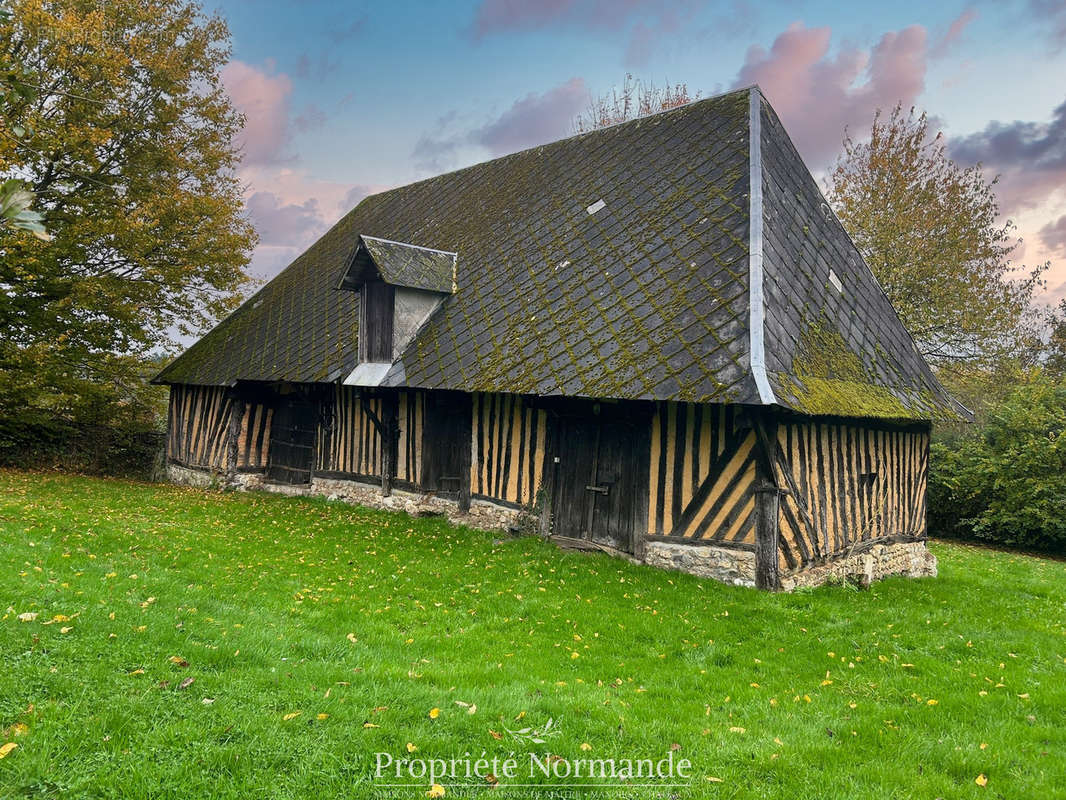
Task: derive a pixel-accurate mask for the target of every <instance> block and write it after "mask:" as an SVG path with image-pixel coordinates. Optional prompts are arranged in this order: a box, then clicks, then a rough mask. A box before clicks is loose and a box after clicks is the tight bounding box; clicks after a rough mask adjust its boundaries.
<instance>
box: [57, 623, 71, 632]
mask: <svg viewBox="0 0 1066 800" xmlns="http://www.w3.org/2000/svg"><path fill="white" fill-rule="evenodd" d="M72 630H74V626H73V625H66V626H64V627H62V628H60V629H59V632H60V633H70V632H71V631H72Z"/></svg>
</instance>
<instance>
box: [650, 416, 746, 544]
mask: <svg viewBox="0 0 1066 800" xmlns="http://www.w3.org/2000/svg"><path fill="white" fill-rule="evenodd" d="M754 483H755V434H754V432H753V431H752V429H751V428H750V427H746V428H741V427H739V426H738V425H737V416H736V409H735V408H734V407H732V406H722V405H713V406H712V405H701V404H695V403H659V404H658V407H657V409H656V412H655V415H654V417H653V418H652V423H651V470H650V484H649V502H648V531H649V533H651V534H652V535H656V536H670V537H677V538H678V539H683V540H690V541H691V540H718V541H724V542H742V543H746V544H750V543H752V542H754V540H755V526H754V512H755V495H754V491H753V489H754Z"/></svg>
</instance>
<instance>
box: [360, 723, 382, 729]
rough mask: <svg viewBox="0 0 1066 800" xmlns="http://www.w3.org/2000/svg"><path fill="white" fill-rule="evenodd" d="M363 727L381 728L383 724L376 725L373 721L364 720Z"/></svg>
mask: <svg viewBox="0 0 1066 800" xmlns="http://www.w3.org/2000/svg"><path fill="white" fill-rule="evenodd" d="M363 727H364V728H380V727H381V726H380V725H375V724H374V723H373V722H364V723H363Z"/></svg>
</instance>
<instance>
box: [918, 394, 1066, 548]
mask: <svg viewBox="0 0 1066 800" xmlns="http://www.w3.org/2000/svg"><path fill="white" fill-rule="evenodd" d="M1064 430H1066V381H1063V379H1061V378H1059V379H1057V380H1056V379H1053V378H1050V377H1048V376H1044V375H1037V376H1035V377H1033V378H1031V379H1030V380H1028V381H1026V382H1025V383H1022V384H1020V385H1019V386H1018V387H1017V388H1016V389H1014V390H1013V391H1012V392H1011V393H1010V394H1009V395H1008V396H1007V397H1006V399H1005V400H1003V401H1002V402H1001V403H999V404H997V405H996V406H995V407H994V408H992V409H990V411H989V413H988V415H987V422H986V423H985V424H984V425H983V426H982V427H981V428H979V429H977V430H975V431H973V432H972V433H969V434H963V435H957V434H956V435H952V436H949V437H947V438H943V439H941V440H938V441H935V442H934V443H933V446H932V453H931V464H930V474H929V528H930V533H931V534H932V535H934V536H950V537H961V538H975V539H980V540H983V541H988V542H994V543H996V544H1003V545H1010V546H1014V547H1027V548H1038V549H1043V550H1058V551H1066V441H1064V439H1063V432H1064Z"/></svg>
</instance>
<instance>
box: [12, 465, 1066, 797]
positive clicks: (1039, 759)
mask: <svg viewBox="0 0 1066 800" xmlns="http://www.w3.org/2000/svg"><path fill="white" fill-rule="evenodd" d="M934 551H935V553H936V555H937V556H938V558H939V559H940V568H941V576H940V577H939V578H936V579H932V580H921V581H914V580H906V579H890V580H886V581H883V582H881V583H879V584H877V585H875V586H874V587H873V588H871V589H870V590H867V591H858V590H854V589H850V588H847V587H839V586H838V587H824V588H821V589H818V590H815V591H812V592H804V593H797V594H793V595H768V594H761V593H758V592H756V591H754V590H749V589H741V588H735V587H728V586H723V585H719V584H716V583H713V582H710V581H702V580H698V579H695V578H692V577H690V576H685V575H680V574H676V573H668V572H662V571H658V570H655V569H651V568H647V567H639V566H634V565H631V564H628V563H625V562H622V561H619V560H615V559H611V558H609V557H607V556H601V555H588V554H580V553H568V552H561V551H559V550H557V549H556V548H554V547H553V546H551V545H548V544H545V543H543V542H541V541H539V540H537V539H532V538H522V539H507V540H505V541H499V540H494V538H493V536H492V535H491V534H487V533H482V532H477V531H472V530H467V529H463V528H458V527H455V526H453V525H451V524H449V523H447V522H445V521H443V520H439V519H419V520H415V519H411V518H408V517H407V516H404V515H399V514H388V513H383V512H376V511H370V510H365V509H360V508H356V507H351V506H345V505H340V504H331V503H327V502H325V501H318V500H302V499H289V498H283V497H277V496H271V495H264V494H218V493H211V492H202V491H198V490H191V489H182V488H176V487H168V486H158V485H149V484H137V483H130V482H123V481H107V480H96V479H89V478H80V477H68V476H56V475H46V474H28V473H18V472H0V592H2V596H0V612H2V613H0V616H2V618H0V670H2V672H0V728H2V729H3V734H2V738H0V743H4V742H15V743H17V744H18V747H17V749H15V750H13V751H11V752H10V753H9V754H8V755H7V756H6V757H5V758H4V759H3V760H0V796H4V795H14V796H29V797H48V796H55V797H64V798H66V797H87V796H93V797H97V796H103V797H163V796H175V797H183V798H196V797H234V798H259V797H286V798H308V797H312V798H314V799H315V800H324V799H325V798H332V797H338V798H341V797H343V798H359V797H367V796H396V797H422V796H424V793H425V790H426V789H427V788H428V781H424V782H422V784H423V785H420V786H418V787H417V788H410V789H404V790H395V791H394V793H392V794H389V793H388V792H387V791H385V790H381V789H378V788H375V787H376V784H375V782H374V781H372V780H371V778H372V772H373V759H374V753H376V752H379V751H380V752H389V753H391V754H394V755H395V756H397V757H399V756H401V755H406V753H407V750H406V745H407V743H409V742H410V743H412V744H413V745H415V746H417V747H418V751H417V752H416V754H415V755H417V756H423V757H443V758H451V757H455V756H461V755H462V754H463V753H466V752H470V753H472V754H474V755H475V756H480V755H481V753H482V752H485V753H487V754H488V755H489V757H491V756H492V755H497V754H498V755H504V756H506V755H507V754H508V753H511V752H514V753H516V754H520V755H521V754H525V753H527V752H529V751H530V750H533V751H534V752H539V753H544V752H546V751H551V752H553V753H558V754H560V755H562V756H563V757H565V758H567V759H573V758H577V757H585V758H588V757H600V758H612V757H613V758H616V759H621V758H656V759H658V758H662V757H663V755H664V754H665V753H666V752H668V751H670V749H671V747H675V750H674V756H675V758H687V759H689V760H691V762H692V763H693V765H694V766H693V777H692V780H691V784H690V785H689V786H682V787H680V788H673V789H664V788H644V789H627V790H625V791H618V790H612V791H605V792H603V793H602V796H606V797H614V798H619V797H626V798H629V797H645V796H646V797H722V798H749V797H790V798H806V797H809V798H838V797H839V798H857V797H871V798H872V797H876V798H905V797H907V798H909V797H921V798H934V797H945V798H958V797H1003V798H1022V797H1033V798H1037V797H1039V798H1051V797H1054V796H1055V795H1056V792H1058V793H1060V794H1059V796H1062V795H1061V793H1062V792H1063V791H1066V660H1064V658H1066V563H1063V562H1061V561H1051V560H1041V559H1038V558H1032V557H1028V556H1021V555H1013V554H1009V553H1002V552H995V551H991V550H985V549H977V548H970V547H965V546H959V545H946V544H939V545H935V546H934ZM26 612H31V613H32V612H36V613H37V617H36V619H35V620H33V621H20V620H19V618H18V616H19V615H20V614H24V613H26ZM57 615H64V616H66V617H69V618H70V619H69V620H67V621H64V620H63V619H62V618H61V617H60V618H59V620H58V621H55V622H51V624H49V623H50V621H51V620H52V619H54V618H56V616H57ZM64 630H66V632H64ZM349 634H353V636H352V637H351V638H354V640H355V641H351V640H350V638H349ZM172 658H173V660H176V661H187V662H188V666H181V665H180V664H177V663H173V660H172ZM189 678H192V679H194V681H193V683H192V684H191V685H189V686H187V688H184V689H182V688H180V686H181V684H182V682H183V681H185V680H187V679H189ZM208 701H213V702H208ZM459 701H461V702H463V703H468V704H471V705H470V708H468V707H464V706H462V705H459V704H458V702H459ZM473 705H476V706H477V709H476V712H475V713H468V712H469V711H470V710H471V709H472V707H473ZM432 708H439V709H440V714H439V717H438V718H436V719H431V718H430V715H429V712H430V709H432ZM523 712H524V716H523V717H522V719H521V721H516V718H517V717H519V715H520V714H522V713H523ZM297 713H298V716H294V717H293V716H290V715H293V714H297ZM318 715H328V717H324V718H319V716H318ZM287 716H288V717H290V718H289V719H286V717H287ZM548 719H552V720H555V721H556V725H557V727H558V729H559V730H560V731H561V733H560V734H559V735H558V736H556V737H551V738H549V739H548V740H547V743H546V744H544V745H535V744H533V745H530V744H528V743H525V742H522V741H518V740H515V739H514V738H512V737H511V736H510V735H509V734H508V733H507V729H510V730H516V729H519V728H522V727H526V726H533V727H536V728H539V727H541V726H543V725H544V724H545V723H546V722H547V721H548ZM368 725H373V726H374V727H369V726H368ZM21 726H25V728H24V729H23V728H22V727H21ZM493 732H495V734H496V735H500V736H501V737H502V738H499V739H497V738H496V736H494V734H493ZM583 744H587V745H589V749H587V750H583V749H582V745H583ZM521 757H522V758H526V757H525V756H524V755H522V756H521ZM527 763H528V762H527V761H523V762H522V769H523V770H525V769H526V764H527ZM979 775H984V776H986V777H987V785H986V786H985V787H983V788H982V787H981V786H978V785H977V784H976V783H975V779H976V778H977V777H978V776H979ZM708 778H715V779H720V781H721V782H717V781H715V782H712V781H709V780H708ZM540 780H543V778H541V779H540ZM526 782H528V780H527V781H526ZM416 783H417V781H416ZM445 783H446V784H447V785H446V789H447V792H448V794H447V796H448V797H453V796H457V795H459V796H462V795H479V796H480V795H484V796H486V797H493V796H500V795H501V794H503V792H501V791H500V790H496V791H495V792H488V793H487V794H486V792H485V791H482V790H480V789H478V790H477V791H473V790H468V789H467V790H464V789H463V788H462V787H459V786H456V785H454V782H445ZM486 791H487V790H486ZM580 791H583V790H579V793H580ZM509 796H538V797H548V796H550V795H549V793H547V792H538V793H536V794H533V795H531V794H530V792H529V790H521V791H515V792H514V793H513V794H509Z"/></svg>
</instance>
